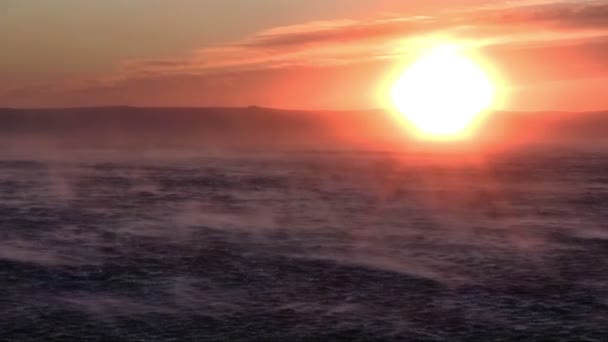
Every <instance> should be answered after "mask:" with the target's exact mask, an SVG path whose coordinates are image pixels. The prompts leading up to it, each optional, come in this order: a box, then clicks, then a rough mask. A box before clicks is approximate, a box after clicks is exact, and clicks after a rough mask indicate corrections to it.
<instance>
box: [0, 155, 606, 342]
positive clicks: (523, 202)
mask: <svg viewBox="0 0 608 342" xmlns="http://www.w3.org/2000/svg"><path fill="white" fill-rule="evenodd" d="M91 155H97V154H95V153H93V152H92V153H91ZM606 170H608V154H601V153H597V152H595V153H591V152H589V153H581V152H565V151H555V150H554V151H551V152H547V151H527V150H526V151H519V152H509V153H497V154H495V155H492V156H487V157H485V158H480V159H479V160H476V161H475V162H472V161H471V162H464V161H461V162H459V163H445V162H437V160H436V159H434V158H432V157H428V156H420V155H419V156H403V155H399V154H389V153H304V152H302V153H297V154H295V153H290V154H280V153H278V154H266V155H264V154H256V155H248V154H240V155H239V154H223V155H222V156H221V157H219V156H212V155H208V156H198V157H191V158H172V159H171V158H169V159H167V158H157V159H154V158H147V159H144V158H137V159H135V158H132V159H128V158H121V159H112V158H109V159H104V160H97V158H82V159H79V158H47V159H45V158H41V157H40V158H33V159H32V158H29V159H28V158H17V157H10V158H9V157H6V158H4V159H3V160H2V161H0V234H1V236H0V284H1V288H2V292H0V338H1V339H2V340H44V341H49V340H56V339H76V338H77V339H82V340H87V341H94V340H155V341H184V340H186V341H187V340H190V341H200V340H264V341H267V340H271V341H272V340H277V341H278V340H281V341H284V340H290V341H291V340H293V341H305V340H308V341H310V340H346V341H352V340H428V341H457V340H484V341H488V340H563V341H566V340H589V341H601V340H606V339H608V212H607V210H606V209H607V208H608V174H607V173H606Z"/></svg>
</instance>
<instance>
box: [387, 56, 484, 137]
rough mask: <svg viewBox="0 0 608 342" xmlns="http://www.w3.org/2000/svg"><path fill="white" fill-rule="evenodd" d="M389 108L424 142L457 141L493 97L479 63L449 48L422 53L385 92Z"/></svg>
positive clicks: (466, 133) (466, 132) (465, 133)
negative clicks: (408, 124) (402, 118)
mask: <svg viewBox="0 0 608 342" xmlns="http://www.w3.org/2000/svg"><path fill="white" fill-rule="evenodd" d="M390 97H391V101H392V104H393V106H394V107H395V108H396V109H397V111H398V112H399V113H400V114H401V115H403V117H404V118H405V119H407V121H408V122H409V123H410V124H411V125H412V126H413V127H414V128H415V131H416V132H415V133H416V134H418V135H419V136H420V137H422V138H425V139H459V138H463V137H465V136H467V135H468V133H469V132H468V131H469V128H470V127H471V125H472V124H473V123H474V122H475V121H476V119H477V118H478V116H479V115H480V114H481V113H482V112H483V110H484V109H487V108H489V107H490V106H491V105H492V104H493V102H494V100H495V98H496V86H495V84H494V82H493V81H492V80H491V79H490V77H489V76H488V74H487V73H486V72H485V71H484V70H483V69H482V66H481V63H478V62H476V61H475V60H474V59H473V58H472V57H470V56H467V55H465V54H464V53H463V52H462V51H461V50H460V49H459V48H457V47H456V46H454V45H440V46H436V47H434V48H433V49H431V50H429V51H428V52H427V53H425V54H423V55H422V56H421V57H420V58H419V59H418V60H417V61H415V62H414V63H413V64H412V65H410V66H408V67H407V69H406V70H405V71H404V72H403V74H401V76H400V77H399V79H398V80H397V81H396V82H395V84H394V85H393V86H392V88H391V89H390Z"/></svg>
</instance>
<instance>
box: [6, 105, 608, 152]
mask: <svg viewBox="0 0 608 342" xmlns="http://www.w3.org/2000/svg"><path fill="white" fill-rule="evenodd" d="M476 132H477V134H478V135H479V137H480V138H479V139H483V141H497V142H501V141H502V142H504V141H513V140H519V141H524V142H529V141H541V142H572V141H576V142H591V143H593V142H596V141H600V140H603V139H604V138H605V137H608V112H592V113H565V112H562V113H558V112H542V113H541V112H538V113H532V112H529V113H522V112H494V113H491V115H488V116H487V119H486V120H484V121H483V122H481V123H480V125H479V127H478V128H477V130H476ZM410 137H411V136H410V134H408V132H407V130H405V129H404V128H403V127H402V126H401V125H400V124H399V123H398V120H397V119H396V118H395V115H394V114H391V113H388V112H386V111H382V110H368V111H297V110H279V109H270V108H262V107H256V106H250V107H246V108H144V107H127V106H118V107H91V108H57V109H10V108H5V109H0V143H1V144H3V145H4V146H9V145H14V144H19V145H22V146H30V145H31V146H42V145H44V146H49V145H52V146H63V147H65V146H73V147H121V146H123V147H124V146H130V147H136V146H142V147H169V146H184V145H188V146H194V147H201V148H203V147H240V148H261V149H264V148H270V147H274V146H278V147H281V148H292V147H297V148H315V149H333V148H349V147H355V146H356V147H362V146H367V147H372V148H386V147H387V146H397V145H402V144H410V143H411V139H410ZM395 144H397V145H395Z"/></svg>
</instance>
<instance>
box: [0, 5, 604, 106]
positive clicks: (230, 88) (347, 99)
mask: <svg viewBox="0 0 608 342" xmlns="http://www.w3.org/2000/svg"><path fill="white" fill-rule="evenodd" d="M416 3H417V2H416ZM446 3H448V2H446V1H436V0H427V1H424V4H415V2H413V1H412V2H404V1H397V0H379V1H375V0H373V1H372V0H369V1H368V0H334V1H324V0H293V1H283V0H265V1H259V0H240V1H239V0H217V1H215V0H208V1H194V0H176V1H160V0H133V1H128V2H125V1H118V0H108V1H104V2H92V1H91V2H89V1H77V0H57V1H53V2H51V1H49V2H40V1H37V0H4V1H2V2H1V3H0V41H2V42H3V45H4V47H3V52H2V54H0V73H1V74H2V75H3V77H2V79H0V106H7V107H8V106H14V107H44V106H97V105H140V106H244V105H261V106H272V107H282V108H303V109H315V108H323V109H358V108H374V107H379V106H382V105H383V103H381V101H379V100H378V94H377V92H378V89H380V88H381V85H382V84H384V83H385V82H386V81H387V80H390V79H391V78H393V77H394V72H395V70H398V69H399V68H400V67H402V66H403V65H404V64H407V63H408V61H410V60H411V58H412V56H413V55H415V51H417V49H419V48H420V47H422V46H424V45H425V44H429V42H432V41H437V40H447V41H456V42H458V43H459V44H464V45H466V46H469V47H470V48H471V49H474V50H475V52H476V53H477V54H480V55H481V56H483V58H484V60H485V61H486V62H487V63H488V64H489V65H490V66H491V67H492V69H493V71H495V72H496V73H497V74H498V75H500V79H501V80H502V82H501V83H502V84H501V86H502V87H503V91H504V93H505V94H506V101H505V102H504V103H502V104H501V107H503V109H521V110H546V109H558V110H596V109H606V108H608V96H606V95H607V94H608V93H606V90H605V85H606V84H608V1H584V0H579V1H542V0H541V1H539V0H531V1H525V0H524V1H488V0H486V1H484V0H460V1H456V0H455V1H450V2H449V3H450V5H449V6H446Z"/></svg>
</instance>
